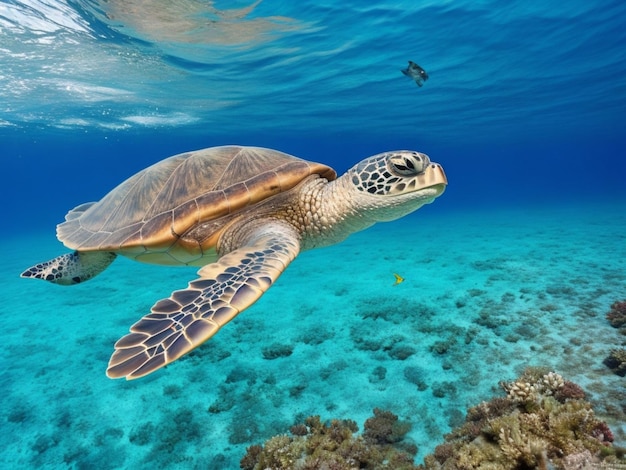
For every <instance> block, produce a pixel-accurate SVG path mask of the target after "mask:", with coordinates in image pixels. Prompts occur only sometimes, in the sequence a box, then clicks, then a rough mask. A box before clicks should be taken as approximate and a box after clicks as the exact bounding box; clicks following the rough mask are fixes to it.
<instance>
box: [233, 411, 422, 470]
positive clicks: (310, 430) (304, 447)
mask: <svg viewBox="0 0 626 470" xmlns="http://www.w3.org/2000/svg"><path fill="white" fill-rule="evenodd" d="M408 430H409V426H408V424H405V423H403V422H401V421H399V420H398V417H397V416H396V415H394V414H393V413H391V412H389V411H383V410H380V409H378V408H376V409H374V416H373V417H371V418H369V419H367V421H366V422H365V431H364V432H363V435H362V436H354V433H356V432H357V431H358V426H357V425H356V423H355V422H354V421H352V420H337V419H335V420H332V421H331V422H330V423H329V424H324V423H322V422H321V421H320V417H319V416H311V417H309V418H307V419H306V420H305V422H304V423H303V424H296V425H294V426H292V428H291V434H292V435H291V436H287V435H278V436H274V437H272V438H271V439H269V440H268V441H266V442H265V444H264V446H259V445H254V446H251V447H249V448H248V449H247V453H246V455H245V456H244V457H243V458H242V459H241V462H240V467H241V468H242V469H244V470H261V469H266V468H271V469H273V470H283V469H284V470H286V469H290V470H291V469H293V470H316V469H329V470H352V469H358V468H364V469H381V470H392V469H393V470H415V469H417V467H416V466H415V465H414V464H413V457H414V454H415V453H416V452H417V449H416V448H415V447H413V449H412V452H407V450H406V448H407V446H406V445H405V446H404V447H405V449H404V450H401V449H400V448H399V446H401V445H402V444H405V443H403V442H401V441H403V439H404V435H405V434H406V433H407V432H408Z"/></svg>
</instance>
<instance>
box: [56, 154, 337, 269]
mask: <svg viewBox="0 0 626 470" xmlns="http://www.w3.org/2000/svg"><path fill="white" fill-rule="evenodd" d="M314 174H318V175H320V176H321V177H323V178H326V179H328V180H334V179H335V178H336V173H335V171H334V170H333V169H332V168H329V167H328V166H326V165H322V164H320V163H314V162H308V161H306V160H302V159H300V158H296V157H293V156H291V155H288V154H285V153H282V152H278V151H276V150H270V149H264V148H258V147H236V146H226V147H212V148H208V149H203V150H198V151H195V152H187V153H183V154H180V155H175V156H173V157H170V158H167V159H165V160H162V161H160V162H159V163H156V164H154V165H152V166H150V167H148V168H146V169H144V170H142V171H140V172H139V173H137V174H136V175H134V176H132V177H130V178H129V179H127V180H126V181H124V182H123V183H122V184H120V185H119V186H117V187H116V188H115V189H113V190H112V191H111V192H109V193H108V194H107V195H106V196H105V197H104V198H102V199H101V200H100V201H99V202H96V203H87V204H82V205H80V206H78V207H76V208H75V209H73V210H71V211H70V212H69V213H68V214H67V216H66V217H65V222H63V223H61V224H59V225H58V226H57V237H58V239H59V240H60V241H61V242H63V243H64V244H65V246H67V247H68V248H71V249H74V250H80V251H112V252H119V253H122V254H126V255H129V254H130V255H131V256H132V254H133V253H135V254H136V255H139V254H141V253H146V252H167V251H168V250H170V249H171V248H172V247H173V246H175V245H180V244H181V243H183V241H185V243H186V244H187V245H188V246H185V247H184V250H185V251H188V252H192V253H193V252H194V251H195V252H197V251H202V250H203V249H206V248H207V246H206V243H204V245H203V242H197V241H196V242H195V243H196V246H194V241H193V240H189V238H190V237H185V234H187V233H189V232H191V231H193V230H194V229H196V231H197V227H198V226H199V225H201V224H206V223H209V224H208V226H211V227H213V228H212V231H213V232H218V231H219V229H220V228H221V227H222V226H223V223H220V222H219V221H220V220H229V217H228V216H230V215H233V214H237V213H239V212H241V211H242V210H244V209H246V208H250V209H252V206H254V205H255V204H258V203H259V202H261V201H264V200H266V199H268V198H270V197H272V196H275V195H276V194H279V193H282V192H285V191H288V190H290V189H292V188H293V187H295V186H296V185H297V184H298V183H300V182H301V181H302V180H303V179H305V178H307V177H309V176H311V175H314ZM181 237H182V238H181ZM206 238H207V237H206V236H205V239H206ZM214 238H216V237H214ZM212 243H213V244H214V243H215V240H213V242H212ZM178 248H181V247H180V246H179V247H178ZM133 257H136V256H133ZM177 258H178V257H177ZM147 261H148V260H147ZM153 261H154V262H161V260H159V259H155V260H153ZM181 262H183V263H186V261H185V260H181ZM171 264H178V263H171Z"/></svg>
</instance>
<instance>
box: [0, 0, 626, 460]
mask: <svg viewBox="0 0 626 470" xmlns="http://www.w3.org/2000/svg"><path fill="white" fill-rule="evenodd" d="M409 60H411V61H414V62H416V63H418V64H419V65H420V66H421V67H423V68H424V69H425V70H426V71H427V73H428V75H429V78H428V80H427V81H426V82H425V83H424V84H423V86H422V87H419V86H417V85H416V83H415V82H413V81H412V80H411V79H409V78H408V77H406V76H404V75H403V74H402V73H401V69H403V68H405V67H406V66H407V63H408V61H409ZM0 97H1V98H0V158H1V159H2V165H3V172H2V185H1V186H0V200H1V201H2V211H3V224H2V228H3V231H2V233H0V239H1V240H2V242H3V246H4V252H5V254H7V256H8V262H7V263H6V264H5V265H4V266H3V267H2V268H0V274H1V276H2V278H1V279H2V290H3V291H4V300H3V303H2V306H1V307H0V317H1V318H2V319H3V320H2V321H3V325H5V328H3V332H2V333H0V335H2V338H1V339H2V343H3V344H4V346H5V348H4V350H5V354H3V355H2V357H0V370H1V371H2V379H1V383H0V385H1V387H2V390H0V393H1V394H2V396H3V400H2V410H1V411H2V418H1V420H0V429H2V432H0V434H1V435H2V436H0V448H1V449H4V450H0V462H4V463H2V464H0V466H1V467H2V468H148V467H150V468H238V462H239V458H241V456H242V455H243V453H244V452H245V447H246V446H249V445H251V444H256V443H262V442H263V441H264V440H265V439H267V438H269V437H270V436H272V435H274V434H279V433H284V432H287V430H288V428H289V426H290V425H291V424H293V423H294V421H295V419H296V418H297V417H300V418H301V417H302V416H307V415H312V414H320V415H322V416H323V418H325V419H330V418H334V417H338V418H350V419H355V420H356V421H357V422H359V423H362V422H363V421H364V419H365V418H366V417H367V416H369V415H370V414H371V410H372V409H373V408H374V407H386V408H388V409H392V410H393V411H394V412H396V413H397V414H399V415H401V416H402V417H403V418H406V419H407V420H409V421H412V425H413V428H412V434H411V439H412V440H413V442H415V443H416V445H417V446H418V448H419V451H418V455H417V457H416V462H417V463H419V462H421V459H422V458H423V456H424V455H425V454H427V453H428V452H432V450H433V448H434V446H435V445H437V443H439V442H441V440H442V438H443V437H442V436H443V435H444V434H445V433H446V432H449V430H450V429H451V427H452V426H454V425H456V424H459V423H458V419H455V418H454V417H455V416H457V418H458V415H459V414H460V413H464V411H465V409H466V408H467V407H468V406H471V405H473V404H476V403H478V402H480V401H481V400H484V399H488V398H489V397H490V396H492V395H493V393H494V391H495V390H496V388H497V387H496V385H497V381H498V380H504V379H506V380H510V379H512V378H514V377H515V375H516V373H519V372H520V371H521V370H522V369H523V367H524V366H525V365H529V364H533V365H546V366H549V367H552V368H553V369H554V370H556V371H558V372H560V373H562V374H563V375H564V376H567V377H568V378H570V379H571V380H574V381H576V382H579V383H581V384H583V385H585V384H586V385H591V387H592V389H593V390H594V392H593V399H594V400H595V401H594V402H593V403H594V405H595V406H597V407H598V413H599V414H601V416H603V418H604V419H606V420H607V421H608V422H609V423H611V424H612V425H613V426H614V427H615V429H616V430H617V431H616V435H617V436H618V437H619V439H621V445H624V444H625V443H626V435H625V434H624V417H625V416H626V405H625V403H626V393H624V387H625V382H624V379H623V378H620V377H617V376H616V375H615V374H612V373H611V371H609V370H608V369H607V368H606V367H605V366H604V365H603V364H602V359H603V357H604V356H606V353H607V351H608V350H609V349H611V348H615V347H623V345H624V337H623V336H620V335H619V334H618V333H617V330H615V329H611V328H610V326H608V324H607V322H606V320H605V319H604V314H605V313H606V311H607V310H608V308H609V306H610V304H611V303H612V302H614V301H615V300H623V299H626V3H625V2H623V1H613V0H606V1H600V0H597V1H595V0H588V1H579V0H570V1H567V2H563V1H553V0H541V1H539V0H528V1H507V2H505V1H497V0H484V1H466V0H458V1H420V0H403V1H375V0H372V1H365V0H348V1H342V2H338V1H329V0H320V1H311V0H302V1H297V2H296V1H291V2H289V1H280V0H259V1H257V2H254V3H252V0H235V1H230V2H229V1H208V0H204V1H202V0H180V1H173V2H169V1H165V0H130V1H127V0H109V1H97V0H76V1H69V0H34V1H24V2H20V1H12V0H9V1H2V2H0ZM226 144H240V145H254V146H262V147H269V148H274V149H277V150H281V151H283V152H287V153H290V154H293V155H296V156H299V157H301V158H305V159H308V160H313V161H319V162H323V163H325V164H327V165H330V166H332V167H334V168H335V169H336V170H337V171H338V173H342V172H343V171H345V170H346V169H347V168H349V167H351V166H352V165H353V164H354V163H355V162H357V161H359V160H361V159H362V158H365V157H367V156H370V155H374V154H376V153H379V152H383V151H387V150H395V149H414V150H418V151H421V152H424V153H427V154H428V155H429V156H430V158H431V159H432V160H433V161H436V162H438V163H440V164H442V165H443V167H444V168H445V171H446V174H447V177H448V180H449V186H448V188H447V190H446V192H445V194H444V195H443V196H441V197H440V198H438V199H437V200H436V201H435V202H434V203H433V204H432V205H430V206H428V207H425V208H423V209H421V210H420V211H419V212H417V213H415V214H412V215H410V216H408V217H406V218H405V219H403V220H401V221H397V222H393V223H391V224H383V225H380V226H377V227H376V228H374V229H372V230H371V231H368V232H364V233H362V234H359V235H355V236H354V237H353V238H350V239H349V240H348V241H347V242H346V244H345V246H344V244H342V245H338V246H337V247H333V248H328V249H327V250H319V251H314V252H309V253H306V254H303V255H302V256H301V257H299V258H298V259H297V260H296V261H295V262H294V263H293V265H292V266H290V267H289V269H288V270H287V271H286V272H285V276H284V277H282V278H281V280H280V282H279V283H277V285H276V286H274V287H273V288H272V289H271V290H270V291H269V292H268V293H267V294H266V295H265V296H264V297H263V298H262V299H261V300H260V301H259V303H258V304H256V305H255V306H254V307H252V308H251V309H250V310H249V311H246V312H245V313H244V314H242V315H241V316H240V317H238V318H237V319H236V320H235V321H233V322H232V323H231V324H230V325H228V327H225V328H224V330H223V331H221V332H220V333H219V334H218V335H217V336H216V337H215V338H214V339H213V340H211V342H210V343H207V344H206V345H204V346H203V347H202V348H201V350H203V351H204V354H202V355H200V353H198V355H195V356H193V357H192V356H190V359H188V360H186V361H185V360H181V361H178V362H177V363H175V364H173V365H172V366H170V367H168V368H167V369H165V370H163V371H159V372H158V373H156V374H154V375H155V376H154V377H152V376H151V377H150V378H148V379H145V380H143V379H142V380H138V381H134V382H129V383H125V382H122V381H111V380H109V379H107V378H106V377H105V376H104V370H105V368H106V363H107V360H108V357H109V355H110V352H111V347H112V344H113V343H114V342H115V341H116V339H117V338H119V337H120V336H122V335H123V334H125V333H126V332H127V330H128V327H129V326H130V325H131V324H132V323H134V322H135V321H136V320H137V319H138V318H139V317H140V316H141V315H143V314H144V313H145V312H146V311H147V309H148V308H149V307H150V305H152V303H154V302H156V301H157V300H158V299H160V298H163V297H167V296H168V295H169V293H170V292H171V291H172V290H175V289H180V288H183V287H184V286H185V285H186V282H187V281H189V280H191V279H192V278H193V276H194V275H195V274H194V271H193V270H189V269H182V270H181V269H178V270H177V269H174V270H172V269H170V268H160V267H155V266H144V265H139V264H138V263H132V262H129V261H126V260H120V261H118V262H116V263H115V265H114V266H115V267H112V268H111V269H110V273H109V271H107V272H106V273H105V274H102V275H101V276H100V277H98V279H96V280H93V281H90V283H89V284H86V285H84V286H83V285H81V286H78V287H76V288H60V287H56V286H50V285H46V284H44V283H39V282H35V281H29V280H24V279H19V277H18V275H19V273H20V272H21V270H23V269H25V268H27V267H28V266H30V265H32V264H35V263H37V262H40V261H44V260H45V259H49V258H52V257H54V256H56V255H58V254H60V253H62V252H64V250H66V249H65V248H63V247H62V245H61V244H60V243H58V242H57V241H56V239H55V231H54V228H55V225H56V224H57V223H59V222H60V221H62V220H63V217H64V215H65V213H66V212H67V211H68V210H69V209H71V208H72V207H74V206H76V205H78V204H80V203H83V202H87V201H94V200H98V199H100V198H101V197H102V196H103V195H104V194H106V193H107V192H108V191H109V190H110V189H112V188H113V187H114V186H116V185H117V184H118V183H120V182H121V181H123V180H124V179H125V178H127V177H129V176H131V175H132V174H134V173H135V172H137V171H139V170H141V169H143V168H145V167H146V166H148V165H150V164H153V163H155V162H157V161H159V160H161V159H163V158H165V157H168V156H170V155H174V154H177V153H181V152H184V151H188V150H196V149H201V148H205V147H211V146H217V145H226ZM300 258H302V259H300ZM485 266H488V267H485ZM400 270H402V274H403V275H404V277H405V278H407V281H406V282H405V283H404V284H403V285H401V286H397V288H396V287H394V290H390V288H391V284H393V282H392V281H393V277H392V274H393V273H394V272H399V271H400ZM491 270H493V271H491ZM390 279H391V280H390ZM40 284H41V285H40ZM556 286H560V287H559V288H557V287H556ZM563 286H565V287H563ZM405 287H406V288H405ZM400 288H403V289H404V291H400ZM477 290H480V292H483V293H484V296H485V297H483V298H474V297H473V296H471V295H470V296H469V297H468V294H467V292H470V291H471V292H476V291H477ZM312 291H313V292H314V293H313V294H312V295H311V292H312ZM546 292H547V293H546ZM510 293H513V294H515V296H514V297H515V298H517V300H516V301H515V302H513V303H510V304H507V303H506V302H505V301H504V300H503V299H504V298H505V297H506V295H507V294H510ZM559 293H560V294H559ZM270 296H271V297H270ZM303 298H307V299H308V300H307V301H305V302H304V303H302V299H303ZM506 298H510V296H509V297H506ZM459 299H465V300H464V301H463V302H461V301H459ZM389 302H392V303H393V302H395V303H393V305H392V306H389V305H390V304H389ZM416 303H417V304H419V305H427V306H428V308H430V309H433V311H437V312H438V313H437V318H441V322H437V321H434V320H433V319H430V320H429V321H434V326H433V327H432V328H430V329H429V333H428V334H425V333H424V332H423V331H422V330H423V328H421V327H420V322H421V321H422V320H419V319H416V318H417V317H416V316H415V315H414V311H415V310H416V308H417V307H416V305H417V304H416ZM461 304H462V305H463V307H462V308H461V307H460V306H459V305H461ZM371 305H377V306H378V307H377V308H379V309H382V310H390V309H391V310H393V309H395V310H398V309H405V314H403V316H402V318H406V320H403V321H393V320H390V321H389V322H388V324H387V323H384V320H377V321H378V322H379V323H376V325H372V326H371V328H370V327H368V326H367V325H368V324H367V321H370V320H371V316H370V317H368V315H366V314H364V313H363V311H364V309H366V308H368V306H370V307H371ZM546 305H550V308H547V307H546ZM542 307H546V308H542ZM485 308H491V309H493V311H494V312H496V313H494V316H496V317H497V318H500V319H501V321H502V329H503V330H502V331H501V330H498V331H497V332H496V333H494V332H493V331H489V332H485V335H488V334H493V337H489V338H487V337H486V339H485V340H484V341H482V342H481V343H480V345H481V346H476V345H468V346H467V347H465V346H462V345H459V348H458V350H457V351H456V352H455V354H456V355H455V356H452V357H449V358H447V360H446V361H444V362H445V364H443V365H444V366H445V367H442V364H440V363H439V362H437V361H441V360H442V358H440V357H436V355H434V354H433V353H432V350H429V348H428V347H429V345H430V344H432V342H433V341H435V340H436V338H435V336H436V335H437V334H439V335H441V337H445V335H446V334H449V331H450V325H456V326H458V327H459V328H471V327H472V325H471V319H472V318H473V317H476V316H477V315H478V313H479V312H480V311H483V312H484V309H485ZM555 309H556V313H554V315H555V316H554V317H552V316H551V315H552V314H553V313H548V312H555ZM395 310H394V311H395ZM418 310H419V309H418ZM403 311H404V310H403ZM581 311H584V312H587V314H585V315H578V316H576V315H574V314H575V312H578V313H580V312H581ZM537 312H539V313H537ZM590 312H593V314H592V313H590ZM455 315H459V316H458V318H457V317H455ZM573 316H576V320H574V319H572V318H573ZM275 318H278V319H279V320H274V319H275ZM313 318H317V321H313ZM364 318H365V319H367V318H370V320H367V321H365V320H364ZM412 318H413V320H412ZM381 322H382V323H381ZM405 322H406V323H405ZM466 322H469V323H466ZM511 322H513V323H511ZM515 322H520V323H519V324H518V323H515ZM535 322H538V323H537V325H539V324H541V325H542V330H541V331H542V332H541V334H537V335H536V336H535V337H534V338H526V337H524V338H523V339H520V341H519V342H517V341H511V340H510V338H511V336H510V335H509V336H507V334H508V333H503V331H504V330H506V331H508V330H507V328H511V329H514V328H517V327H519V326H520V324H526V325H528V324H533V325H534V324H535ZM320 325H324V326H323V327H322V326H320ZM358 325H361V327H360V328H359V326H358ZM436 325H440V327H441V328H442V330H441V331H440V332H439V333H438V332H437V331H438V330H437V328H436V327H435V326H436ZM317 328H320V329H321V330H323V331H321V333H320V335H321V336H322V337H323V339H322V341H321V342H320V344H317V345H315V346H311V343H310V342H307V341H305V340H303V339H302V338H303V335H304V331H305V330H306V331H317ZM227 330H228V331H227ZM253 331H257V334H256V335H253V334H252V332H253ZM372 332H374V333H375V334H374V336H376V335H379V336H380V338H383V337H384V338H390V337H394V338H396V340H394V341H396V342H398V341H399V342H400V343H403V344H405V345H406V346H407V347H410V348H413V351H414V353H415V354H414V355H413V356H411V358H410V359H406V360H402V361H399V360H397V359H393V358H390V357H388V356H386V355H384V354H382V353H380V354H374V353H371V351H370V352H368V351H364V350H361V349H359V347H358V344H360V343H359V341H361V340H363V341H365V339H367V338H369V335H371V334H373V333H372ZM590 333H592V334H590ZM394 335H395V336H394ZM433 335H434V336H433ZM505 337H506V338H509V339H508V340H505V339H503V338H505ZM398 338H400V339H398ZM564 338H566V339H564ZM572 338H577V339H574V340H572ZM581 338H583V339H584V340H583V341H582V343H581ZM381 341H383V339H381ZM560 341H564V342H566V343H568V345H569V349H567V348H566V347H565V346H564V345H561V344H560V343H559V342H560ZM275 343H285V344H289V345H291V346H292V347H293V348H294V355H293V357H292V358H291V359H290V358H287V357H285V358H279V359H277V360H275V361H274V360H267V358H264V357H263V355H262V351H263V348H264V347H267V345H268V344H275ZM420 344H421V345H422V346H419V345H420ZM485 344H489V346H485ZM572 344H574V345H575V347H574V346H572ZM585 345H586V346H585ZM584 347H586V348H587V349H584V350H583V349H580V348H584ZM203 348H204V349H203ZM211 348H216V349H215V350H213V349H211ZM421 348H423V349H421ZM472 348H474V349H472ZM572 348H573V349H572ZM577 348H578V349H577ZM251 349H252V350H251ZM494 351H498V355H497V359H494V354H495V353H494ZM214 353H215V354H214ZM194 354H195V353H194ZM568 354H569V356H568ZM216 357H219V360H218V359H216ZM194 358H195V359H194ZM200 359H201V360H200ZM291 360H292V362H289V361H291ZM279 361H284V362H282V363H279ZM410 361H413V362H412V363H409V362H410ZM179 363H180V364H179ZM469 363H471V365H467V364H469ZM463 364H465V365H463ZM376 367H385V369H386V370H388V371H389V372H388V376H387V379H384V380H381V381H377V382H375V381H373V380H372V378H371V371H372V370H373V369H375V368H376ZM407 367H420V368H421V370H422V371H423V374H424V378H425V380H426V382H428V383H432V384H433V385H432V386H433V387H435V385H436V384H442V383H445V384H453V386H454V387H457V388H458V390H457V392H455V393H448V394H444V395H445V396H443V397H442V396H441V393H435V394H433V393H431V392H430V391H428V390H427V391H426V392H424V391H416V389H415V385H414V384H413V383H410V382H407V380H405V379H404V377H406V376H407V373H406V370H407V369H406V368H407ZM411 370H413V369H411ZM287 371H288V373H287ZM333 371H335V372H333ZM336 371H339V372H336ZM403 371H404V372H403ZM283 374H284V375H283ZM394 374H396V375H394ZM235 376H236V377H238V378H233V377H235ZM468 377H472V380H470V381H469V382H471V384H472V385H471V386H468V385H467V383H468ZM462 384H464V385H462ZM293 390H299V391H298V392H297V393H296V392H293ZM342 391H343V392H342ZM420 394H422V395H420ZM228 400H230V401H228ZM224 401H228V405H224V406H223V407H222V409H223V411H222V412H219V413H212V412H209V411H207V410H208V409H210V408H211V405H212V404H213V405H214V404H215V403H216V402H219V403H223V402H224ZM609 402H610V406H609V405H608V403H609ZM212 409H215V407H213V408H212ZM438 410H439V411H438ZM602 413H603V414H602ZM418 416H419V418H418ZM172 423H174V424H172ZM176 423H178V425H177V424H176ZM181 423H182V424H181ZM177 426H178V427H177ZM146 429H147V431H145V433H144V434H141V430H146ZM150 430H153V432H152V433H151V432H150ZM159 430H161V431H162V432H160V431H159ZM184 430H186V431H185V432H186V434H185V432H183V431H184ZM620 433H621V434H620ZM140 434H141V436H143V437H142V438H141V439H139V438H138V437H137V436H138V435H140ZM164 436H165V437H164ZM181 436H182V437H181ZM111 456H114V457H111Z"/></svg>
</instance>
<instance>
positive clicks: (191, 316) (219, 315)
mask: <svg viewBox="0 0 626 470" xmlns="http://www.w3.org/2000/svg"><path fill="white" fill-rule="evenodd" d="M247 240H248V241H247V242H246V243H245V244H244V246H242V247H240V248H238V249H236V250H233V251H231V252H230V253H227V254H225V255H224V256H222V257H221V258H220V259H219V260H218V261H217V262H215V263H211V264H207V265H206V266H204V267H203V268H202V269H200V270H199V271H198V274H199V275H200V278H199V279H195V280H193V281H191V282H189V285H188V286H187V288H186V289H183V290H177V291H174V292H172V295H171V296H170V297H169V298H167V299H163V300H160V301H159V302H157V303H156V304H155V305H154V306H153V307H152V309H151V313H149V314H147V315H145V316H144V317H143V318H142V319H141V320H139V321H138V322H137V323H135V324H134V325H133V326H131V327H130V333H128V334H127V335H126V336H124V337H122V338H120V339H119V340H118V341H117V343H115V352H114V353H113V355H112V356H111V360H110V361H109V367H108V369H107V375H108V376H109V377H110V378H120V377H126V379H128V380H130V379H136V378H139V377H142V376H144V375H148V374H150V373H151V372H154V371H155V370H157V369H160V368H161V367H163V366H165V365H167V364H169V363H170V362H173V361H175V360H176V359H178V358H179V357H181V356H183V355H184V354H187V353H188V352H189V351H191V350H192V349H194V348H196V347H197V346H199V345H200V344H202V343H204V342H205V341H206V340H208V339H209V338H211V337H212V336H213V335H214V334H215V333H217V332H218V330H219V329H220V328H221V327H222V326H224V325H225V324H226V323H228V322H229V321H230V320H232V319H233V318H234V317H235V316H236V315H237V314H239V313H240V312H242V311H243V310H245V309H246V308H248V307H249V306H250V305H252V304H253V303H254V302H255V301H256V300H258V299H259V297H261V295H263V293H264V292H265V291H266V290H267V289H269V287H270V286H271V285H272V284H273V283H274V281H276V279H278V277H279V276H280V275H281V274H282V272H283V271H284V270H285V268H286V267H287V266H288V265H289V263H291V261H293V259H294V258H295V257H296V256H297V255H298V253H299V251H300V243H299V239H298V235H297V234H296V233H295V231H294V230H293V229H291V228H290V227H287V226H285V225H284V224H276V225H272V224H271V223H270V224H268V225H266V226H264V227H261V228H260V229H258V230H256V231H253V232H252V233H251V234H249V236H248V237H247Z"/></svg>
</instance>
